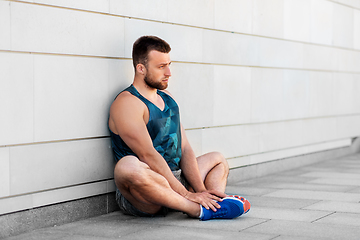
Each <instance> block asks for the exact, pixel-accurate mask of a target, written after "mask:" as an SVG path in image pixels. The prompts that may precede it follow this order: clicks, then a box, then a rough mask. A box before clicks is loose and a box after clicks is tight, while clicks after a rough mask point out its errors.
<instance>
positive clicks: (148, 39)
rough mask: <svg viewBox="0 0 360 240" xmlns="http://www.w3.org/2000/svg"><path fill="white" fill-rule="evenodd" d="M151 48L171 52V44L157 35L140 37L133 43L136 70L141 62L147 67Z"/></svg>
mask: <svg viewBox="0 0 360 240" xmlns="http://www.w3.org/2000/svg"><path fill="white" fill-rule="evenodd" d="M151 50H156V51H159V52H162V53H169V52H170V50H171V47H170V45H169V44H168V43H167V42H166V41H164V40H162V39H161V38H158V37H155V36H142V37H140V38H138V39H137V40H136V41H135V42H134V45H133V51H132V58H133V65H134V68H135V71H136V65H138V64H139V63H141V64H144V66H145V67H147V61H148V55H149V52H150V51H151Z"/></svg>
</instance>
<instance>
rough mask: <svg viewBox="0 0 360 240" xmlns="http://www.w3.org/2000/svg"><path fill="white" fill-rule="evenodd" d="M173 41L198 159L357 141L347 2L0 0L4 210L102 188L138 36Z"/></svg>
mask: <svg viewBox="0 0 360 240" xmlns="http://www.w3.org/2000/svg"><path fill="white" fill-rule="evenodd" d="M145 34H151V35H158V36H160V37H162V38H164V39H165V40H167V41H168V42H169V43H170V44H171V46H172V49H173V50H172V52H171V58H172V61H173V64H172V73H173V77H172V78H171V81H170V87H169V90H170V91H171V92H172V94H173V95H174V96H175V97H176V99H177V101H178V103H179V105H180V108H181V111H182V122H183V124H184V126H185V128H186V131H187V134H188V137H189V139H190V141H191V143H192V144H193V147H194V149H195V151H196V153H197V154H202V153H205V152H208V151H213V150H218V151H221V152H223V154H224V155H225V156H226V158H227V159H228V162H229V164H230V166H231V167H232V168H237V167H241V166H244V165H251V164H256V163H261V162H267V161H271V160H274V159H278V158H283V157H290V156H296V155H301V154H306V153H311V152H316V151H323V150H327V149H333V148H339V147H344V146H348V145H350V144H351V138H353V137H356V136H360V94H359V93H360V2H359V1H356V0H338V1H330V0H236V1H235V0H183V1H178V0H153V1H145V0H136V1H135V0H77V1H71V0H51V1H50V0H29V1H7V0H0V115H1V117H0V214H5V213H10V212H15V211H20V210H25V209H31V208H34V207H39V206H45V205H49V204H53V203H59V202H63V201H68V200H73V199H78V198H84V197H88V196H94V195H98V194H103V193H107V192H111V191H113V190H114V184H113V181H112V168H113V160H112V153H111V149H110V144H109V138H108V136H109V134H108V131H107V125H106V122H107V114H108V109H109V105H110V103H111V101H112V99H113V98H114V97H115V95H116V94H117V93H118V92H119V91H120V90H121V89H123V88H125V87H126V86H128V85H129V84H130V83H131V82H132V78H133V69H132V63H131V47H132V44H133V42H134V41H135V40H136V39H137V38H138V37H139V36H141V35H145Z"/></svg>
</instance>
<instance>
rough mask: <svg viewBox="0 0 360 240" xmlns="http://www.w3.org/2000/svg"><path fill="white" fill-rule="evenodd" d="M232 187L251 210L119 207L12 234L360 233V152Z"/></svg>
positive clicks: (260, 236)
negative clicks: (152, 211)
mask: <svg viewBox="0 0 360 240" xmlns="http://www.w3.org/2000/svg"><path fill="white" fill-rule="evenodd" d="M227 193H229V194H230V193H231V194H233V193H236V194H240V195H243V196H244V197H246V198H248V199H249V201H250V202H251V204H252V208H251V210H250V212H249V213H248V214H247V215H244V216H241V217H240V218H237V219H235V220H211V221H206V222H201V221H198V220H196V219H190V218H188V217H187V216H186V215H185V214H182V213H171V214H170V215H168V216H167V217H161V218H154V219H140V218H134V217H130V216H124V215H122V214H121V213H119V212H114V213H111V214H107V215H103V216H99V217H95V218H91V219H86V220H83V221H78V222H74V223H70V224H65V225H62V226H55V227H51V228H45V229H40V230H36V231H32V232H28V233H25V234H22V235H18V236H15V237H11V238H7V239H9V240H10V239H11V240H16V239H27V240H29V239H36V240H41V239H46V240H52V239H74V240H82V239H86V240H92V239H94V240H97V239H99V240H100V239H104V240H106V239H108V240H109V239H119V238H120V239H141V240H144V239H164V240H165V239H174V240H176V239H182V240H183V239H197V240H198V239H199V240H201V239H230V238H231V237H233V239H242V240H245V239H252V240H256V239H276V240H282V239H299V240H300V239H317V240H320V239H347V240H349V239H360V203H359V202H360V154H358V155H352V156H348V157H343V158H341V159H336V160H328V161H325V162H321V163H318V164H315V165H311V166H307V167H302V168H299V169H296V170H292V171H287V172H282V173H278V174H275V175H271V176H267V177H263V178H258V179H254V180H249V181H246V182H239V183H237V184H233V185H231V186H228V188H227Z"/></svg>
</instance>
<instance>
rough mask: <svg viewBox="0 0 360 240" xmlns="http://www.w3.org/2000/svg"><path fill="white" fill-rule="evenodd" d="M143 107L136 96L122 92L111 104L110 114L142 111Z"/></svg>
mask: <svg viewBox="0 0 360 240" xmlns="http://www.w3.org/2000/svg"><path fill="white" fill-rule="evenodd" d="M143 105H144V104H143V103H142V101H141V100H140V99H138V98H137V97H136V96H134V95H133V94H131V93H130V92H128V91H123V92H121V93H120V94H119V95H118V96H117V97H116V98H115V100H114V101H113V103H112V104H111V107H110V114H111V112H113V111H130V110H132V111H137V110H138V111H143V109H144V108H143Z"/></svg>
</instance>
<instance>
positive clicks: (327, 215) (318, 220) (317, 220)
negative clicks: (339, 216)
mask: <svg viewBox="0 0 360 240" xmlns="http://www.w3.org/2000/svg"><path fill="white" fill-rule="evenodd" d="M320 212H321V211H320ZM334 213H336V211H335V212H332V213H329V214H327V215H325V216H322V217H320V218H318V219H315V220H314V221H312V222H311V223H314V222H316V221H319V220H320V219H323V218H326V217H328V216H330V215H333V214H334Z"/></svg>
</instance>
